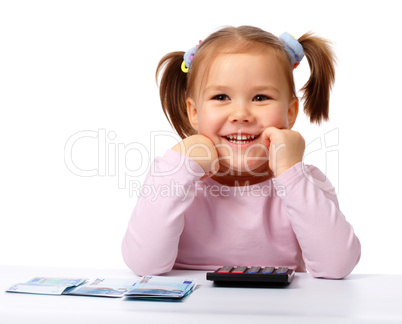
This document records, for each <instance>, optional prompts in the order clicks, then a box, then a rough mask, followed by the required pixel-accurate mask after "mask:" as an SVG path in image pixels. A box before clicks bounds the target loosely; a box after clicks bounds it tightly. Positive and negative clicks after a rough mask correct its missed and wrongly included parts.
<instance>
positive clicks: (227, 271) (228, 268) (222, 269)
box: [218, 266, 234, 273]
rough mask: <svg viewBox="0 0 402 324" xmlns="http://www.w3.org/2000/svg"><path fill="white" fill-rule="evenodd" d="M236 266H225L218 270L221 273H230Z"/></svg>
mask: <svg viewBox="0 0 402 324" xmlns="http://www.w3.org/2000/svg"><path fill="white" fill-rule="evenodd" d="M233 268H234V267H232V266H224V267H222V268H220V269H219V270H218V272H219V273H229V272H230V271H231V270H232V269H233Z"/></svg>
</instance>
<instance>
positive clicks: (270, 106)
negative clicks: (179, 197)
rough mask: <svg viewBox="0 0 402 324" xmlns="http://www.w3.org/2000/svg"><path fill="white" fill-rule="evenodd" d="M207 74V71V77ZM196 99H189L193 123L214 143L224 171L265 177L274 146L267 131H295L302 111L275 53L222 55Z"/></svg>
mask: <svg viewBox="0 0 402 324" xmlns="http://www.w3.org/2000/svg"><path fill="white" fill-rule="evenodd" d="M201 74H202V73H201ZM200 79H201V77H198V79H197V80H196V84H195V88H196V89H200V90H199V92H198V93H194V97H192V98H188V99H187V110H188V116H189V119H190V123H191V125H192V126H193V127H194V129H196V130H197V131H198V133H199V134H201V135H204V136H206V137H208V138H209V139H211V140H212V142H213V143H214V144H215V146H216V149H217V151H218V156H219V164H220V171H221V172H233V171H235V172H236V174H238V175H239V174H243V175H260V176H261V175H262V174H261V170H265V172H267V171H268V167H267V157H268V148H267V146H266V145H264V143H263V142H262V136H260V135H261V133H262V132H263V131H264V129H265V128H267V127H270V126H274V127H276V128H279V129H284V128H291V127H292V126H293V124H294V122H295V120H296V117H297V112H298V100H297V98H294V97H293V98H292V95H291V91H290V89H289V86H288V83H287V80H286V78H285V75H284V73H283V68H282V66H281V64H280V62H279V60H278V59H277V58H276V57H275V55H274V53H272V52H266V53H261V54H257V53H255V54H252V53H247V54H220V55H218V56H217V57H216V59H215V60H214V61H213V63H212V65H211V68H210V71H209V74H208V76H207V79H206V80H205V81H204V82H203V84H202V87H200V82H201V81H200Z"/></svg>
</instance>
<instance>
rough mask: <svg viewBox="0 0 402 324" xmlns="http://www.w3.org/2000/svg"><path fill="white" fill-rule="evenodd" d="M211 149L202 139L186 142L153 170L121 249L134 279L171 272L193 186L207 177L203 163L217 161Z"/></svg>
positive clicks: (161, 159)
mask: <svg viewBox="0 0 402 324" xmlns="http://www.w3.org/2000/svg"><path fill="white" fill-rule="evenodd" d="M211 143H212V142H211V141H210V140H209V139H208V138H206V137H204V136H202V137H200V136H199V135H194V136H191V137H189V138H186V139H185V140H183V141H182V142H180V143H179V144H178V145H176V146H175V147H174V148H173V149H172V150H169V151H168V152H167V153H166V154H165V156H164V157H163V158H156V159H155V161H154V163H153V164H152V166H151V169H150V171H149V173H148V175H147V177H146V179H145V183H144V184H143V186H142V188H141V193H140V195H139V197H138V201H137V205H136V207H135V209H134V211H133V214H132V216H131V219H130V221H129V224H128V228H127V231H126V234H125V236H124V239H123V243H122V253H123V258H124V261H125V262H126V264H127V265H128V267H129V268H130V269H132V270H133V271H134V272H135V273H136V274H138V275H156V274H161V273H165V272H168V271H170V270H171V269H172V268H173V265H174V263H175V260H176V257H177V253H178V245H179V239H180V235H181V233H182V231H183V228H184V213H185V211H186V210H187V208H188V207H189V206H190V205H191V204H192V202H193V200H194V186H195V181H197V180H199V179H200V177H201V176H204V174H206V172H209V171H210V169H211V162H209V165H208V158H207V157H208V156H211V158H213V159H215V158H216V157H215V156H214V152H216V151H215V149H214V147H213V145H212V144H211ZM202 150H204V152H202ZM205 150H209V151H210V152H211V154H208V152H206V151H205ZM179 152H182V153H183V154H180V153H179ZM186 155H187V156H190V157H191V159H190V158H188V157H187V156H186ZM198 157H201V158H200V159H199V161H198V162H196V161H195V160H197V158H198ZM203 167H204V168H205V170H204V168H203Z"/></svg>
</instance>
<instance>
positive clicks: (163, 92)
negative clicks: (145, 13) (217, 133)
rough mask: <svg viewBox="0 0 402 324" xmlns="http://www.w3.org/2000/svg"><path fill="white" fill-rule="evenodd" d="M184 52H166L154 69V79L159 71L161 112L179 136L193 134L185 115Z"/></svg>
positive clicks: (185, 78) (185, 75) (185, 80)
mask: <svg viewBox="0 0 402 324" xmlns="http://www.w3.org/2000/svg"><path fill="white" fill-rule="evenodd" d="M183 55H184V52H172V53H169V54H166V55H165V56H164V57H163V58H162V59H161V60H160V61H159V64H158V67H157V69H156V81H157V82H158V76H159V74H160V73H161V74H162V77H161V80H160V85H159V96H160V99H161V104H162V109H163V112H164V114H165V116H166V118H167V119H168V121H169V123H170V125H172V126H173V127H174V129H175V130H176V132H177V133H178V134H179V136H180V137H181V138H183V139H184V138H186V137H187V136H190V135H193V134H195V130H194V129H193V128H192V126H191V124H190V122H189V120H188V117H187V104H186V89H187V74H186V73H184V72H182V70H181V64H182V62H183Z"/></svg>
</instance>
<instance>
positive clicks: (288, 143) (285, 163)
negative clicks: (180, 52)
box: [262, 127, 306, 177]
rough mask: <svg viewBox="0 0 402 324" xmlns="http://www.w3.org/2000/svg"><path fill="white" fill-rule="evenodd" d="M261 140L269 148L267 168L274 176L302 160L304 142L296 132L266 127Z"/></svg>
mask: <svg viewBox="0 0 402 324" xmlns="http://www.w3.org/2000/svg"><path fill="white" fill-rule="evenodd" d="M262 140H263V143H264V145H266V146H267V147H268V148H269V168H270V169H271V170H272V172H273V173H274V175H275V177H277V176H279V175H281V174H282V173H283V172H285V171H286V170H288V169H290V168H291V167H292V166H294V165H295V164H296V163H298V162H301V161H302V160H303V153H304V148H305V146H306V144H305V142H304V138H303V137H302V136H301V135H300V133H298V132H295V131H292V130H290V129H278V128H275V127H268V128H266V129H265V130H264V132H263V133H262Z"/></svg>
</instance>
